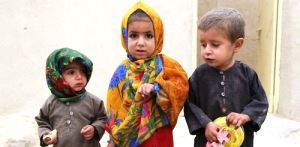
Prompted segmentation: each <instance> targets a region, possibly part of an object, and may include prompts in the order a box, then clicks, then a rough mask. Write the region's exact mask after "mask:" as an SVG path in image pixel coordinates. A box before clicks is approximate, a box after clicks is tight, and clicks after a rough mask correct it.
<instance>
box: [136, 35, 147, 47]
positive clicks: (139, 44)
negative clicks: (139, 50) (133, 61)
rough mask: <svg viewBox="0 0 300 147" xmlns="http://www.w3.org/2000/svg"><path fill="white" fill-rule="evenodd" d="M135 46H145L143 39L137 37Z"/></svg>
mask: <svg viewBox="0 0 300 147" xmlns="http://www.w3.org/2000/svg"><path fill="white" fill-rule="evenodd" d="M137 44H138V46H143V45H144V44H145V39H144V38H143V37H139V39H138V42H137Z"/></svg>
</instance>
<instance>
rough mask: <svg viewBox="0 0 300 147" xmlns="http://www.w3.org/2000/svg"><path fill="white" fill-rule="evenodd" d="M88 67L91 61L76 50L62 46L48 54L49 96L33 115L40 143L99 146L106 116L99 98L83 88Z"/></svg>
mask: <svg viewBox="0 0 300 147" xmlns="http://www.w3.org/2000/svg"><path fill="white" fill-rule="evenodd" d="M92 70H93V63H92V61H91V60H90V59H89V58H87V57H86V56H85V55H83V54H81V53H79V52H78V51H75V50H72V49H69V48H62V49H58V50H55V51H54V52H52V53H51V54H50V55H49V57H48V59H47V63H46V79H47V84H48V87H49V89H50V91H51V93H52V95H50V97H49V98H48V99H47V100H46V102H45V104H44V105H43V107H42V108H41V109H40V113H39V115H38V116H36V117H35V119H36V122H37V124H38V126H39V128H38V130H39V137H40V142H41V143H40V144H41V146H47V145H50V144H53V145H54V147H56V146H57V147H67V146H70V147H98V146H100V144H99V140H100V139H101V138H102V135H103V133H104V129H103V128H102V126H103V124H104V123H105V122H106V119H107V118H106V112H105V107H104V104H103V101H102V100H101V99H99V98H98V97H96V96H94V95H92V94H91V93H89V92H87V91H86V90H85V86H86V84H87V82H88V81H89V79H90V77H91V74H92ZM51 130H55V131H52V132H51V133H50V131H51ZM56 131H57V137H55V135H54V137H53V138H51V135H53V132H56Z"/></svg>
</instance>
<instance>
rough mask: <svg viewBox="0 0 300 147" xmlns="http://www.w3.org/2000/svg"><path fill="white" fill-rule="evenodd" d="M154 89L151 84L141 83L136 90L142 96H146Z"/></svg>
mask: <svg viewBox="0 0 300 147" xmlns="http://www.w3.org/2000/svg"><path fill="white" fill-rule="evenodd" d="M153 91H154V85H153V84H142V85H141V86H140V87H139V88H138V92H139V93H141V95H142V96H143V97H145V96H146V97H148V96H150V94H152V92H153Z"/></svg>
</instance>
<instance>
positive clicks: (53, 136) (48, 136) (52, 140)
mask: <svg viewBox="0 0 300 147" xmlns="http://www.w3.org/2000/svg"><path fill="white" fill-rule="evenodd" d="M43 142H44V143H45V144H47V145H50V144H56V142H57V130H56V129H55V130H53V131H51V132H47V133H45V134H44V135H43Z"/></svg>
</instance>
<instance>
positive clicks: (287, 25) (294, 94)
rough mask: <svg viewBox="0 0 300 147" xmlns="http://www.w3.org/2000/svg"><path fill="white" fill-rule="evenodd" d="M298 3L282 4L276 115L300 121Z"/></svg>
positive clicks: (299, 23)
mask: <svg viewBox="0 0 300 147" xmlns="http://www.w3.org/2000/svg"><path fill="white" fill-rule="evenodd" d="M299 9H300V1H298V0H285V1H283V3H282V17H281V19H282V21H281V22H282V25H281V28H280V29H281V32H282V33H281V34H280V35H281V36H282V37H281V38H282V39H281V46H280V47H281V48H280V52H281V53H280V74H279V76H280V77H279V78H280V83H279V103H278V114H280V115H283V116H285V117H288V118H290V119H294V120H299V121H300V107H299V106H300V86H299V81H300V77H299V75H300V68H299V65H300V60H299V55H300V50H299V46H300V40H299V33H300V19H299Z"/></svg>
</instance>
